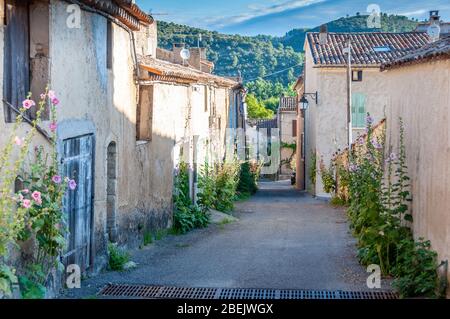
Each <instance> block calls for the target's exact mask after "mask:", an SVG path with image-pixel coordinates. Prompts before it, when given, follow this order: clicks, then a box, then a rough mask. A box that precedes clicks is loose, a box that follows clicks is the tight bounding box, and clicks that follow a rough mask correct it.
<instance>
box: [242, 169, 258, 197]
mask: <svg viewBox="0 0 450 319" xmlns="http://www.w3.org/2000/svg"><path fill="white" fill-rule="evenodd" d="M256 178H257V173H256V172H253V171H252V168H251V166H250V163H249V162H244V163H242V164H241V167H240V170H239V183H238V185H237V192H238V194H239V195H240V196H246V195H253V194H255V193H256V191H257V190H258V186H257V184H256V183H257V179H256Z"/></svg>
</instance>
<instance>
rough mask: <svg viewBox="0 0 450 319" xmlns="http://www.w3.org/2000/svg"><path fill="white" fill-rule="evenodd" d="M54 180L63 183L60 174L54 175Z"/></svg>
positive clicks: (56, 182)
mask: <svg viewBox="0 0 450 319" xmlns="http://www.w3.org/2000/svg"><path fill="white" fill-rule="evenodd" d="M52 181H53V183H55V184H61V181H62V178H61V176H59V175H55V176H53V177H52Z"/></svg>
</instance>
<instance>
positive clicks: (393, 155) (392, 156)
mask: <svg viewBox="0 0 450 319" xmlns="http://www.w3.org/2000/svg"><path fill="white" fill-rule="evenodd" d="M389 159H390V160H391V161H395V160H396V159H397V155H395V153H391V154H390V155H389Z"/></svg>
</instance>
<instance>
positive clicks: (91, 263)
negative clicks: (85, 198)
mask: <svg viewBox="0 0 450 319" xmlns="http://www.w3.org/2000/svg"><path fill="white" fill-rule="evenodd" d="M85 136H91V138H92V156H91V158H92V165H91V170H92V171H91V176H92V179H91V190H92V191H91V198H90V205H91V214H90V221H89V224H90V234H89V237H90V238H89V239H90V240H89V241H90V243H89V247H88V249H89V264H88V267H87V268H86V273H91V272H93V266H94V261H95V249H94V248H95V245H94V240H95V236H94V233H95V218H94V214H95V208H94V203H95V201H94V198H95V187H94V186H95V162H96V161H95V154H96V153H95V147H96V136H95V134H94V133H93V132H92V133H85V134H81V135H74V136H64V138H61V139H59V140H58V150H59V151H58V163H59V165H60V166H62V165H64V163H63V161H62V154H63V147H64V142H65V141H67V140H70V139H76V138H82V137H85ZM61 169H62V167H60V170H61ZM67 253H68V252H65V253H64V254H63V255H62V256H61V258H62V262H63V264H64V267H67V264H66V260H65V259H66V258H67V257H68V255H67Z"/></svg>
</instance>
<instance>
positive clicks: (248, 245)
mask: <svg viewBox="0 0 450 319" xmlns="http://www.w3.org/2000/svg"><path fill="white" fill-rule="evenodd" d="M233 214H234V215H235V216H236V217H238V218H239V221H237V222H233V223H230V224H226V225H211V226H210V227H209V228H207V229H200V230H195V231H192V232H190V233H188V234H186V235H183V236H168V237H166V238H164V239H163V240H160V241H157V242H155V243H153V244H151V245H150V246H147V247H145V248H144V249H141V250H136V251H133V258H132V259H133V261H135V262H137V263H138V267H137V268H136V269H134V270H132V271H127V272H105V273H103V274H100V275H98V276H96V277H94V278H91V279H88V280H85V281H83V283H82V285H83V288H82V289H81V290H77V291H72V292H70V293H69V296H89V295H93V294H95V293H96V292H98V290H99V289H100V288H101V287H102V286H103V285H105V284H106V283H109V282H112V283H134V284H137V283H142V284H151V285H171V286H189V287H218V288H227V287H239V288H274V289H275V288H276V289H280V288H285V289H329V290H335V289H342V290H358V291H360V290H367V287H366V278H367V275H368V274H367V273H366V272H365V270H364V269H363V268H362V267H361V266H360V265H359V264H358V262H357V259H356V247H355V241H354V239H353V238H352V237H351V235H350V233H349V231H348V224H347V221H346V215H345V212H344V210H342V209H335V208H332V207H330V206H329V204H327V203H326V202H324V201H322V200H318V199H314V198H312V197H311V196H309V195H307V194H305V193H301V192H298V191H295V190H293V189H292V188H291V186H290V185H289V184H288V182H268V183H261V184H260V191H259V192H258V193H257V195H255V196H254V197H252V198H251V199H250V200H248V201H246V202H241V203H237V204H236V209H235V212H234V213H233ZM385 286H386V285H385V284H384V283H383V287H382V288H387V287H385Z"/></svg>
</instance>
